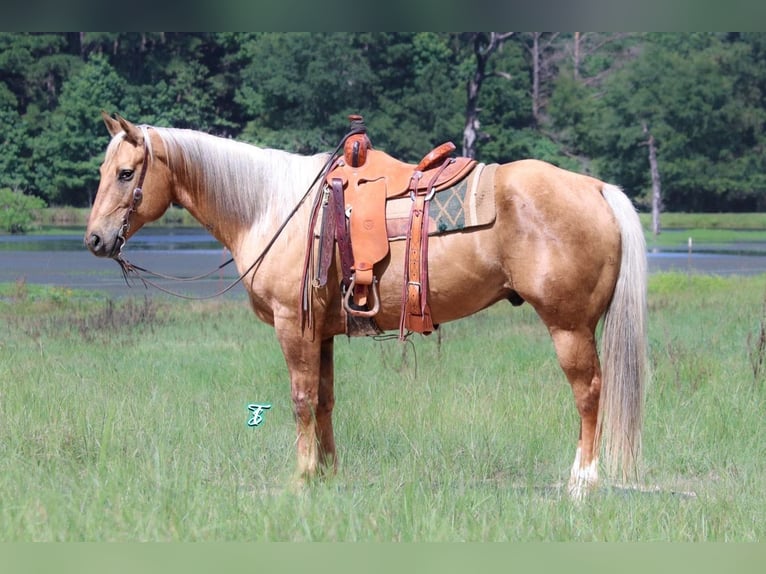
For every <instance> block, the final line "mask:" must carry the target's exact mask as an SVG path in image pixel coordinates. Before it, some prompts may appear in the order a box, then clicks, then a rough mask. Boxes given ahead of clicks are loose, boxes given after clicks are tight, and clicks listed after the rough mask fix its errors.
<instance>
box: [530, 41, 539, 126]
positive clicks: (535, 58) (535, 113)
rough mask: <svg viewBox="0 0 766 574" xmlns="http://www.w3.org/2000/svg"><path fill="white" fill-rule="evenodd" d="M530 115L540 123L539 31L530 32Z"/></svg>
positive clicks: (536, 122)
mask: <svg viewBox="0 0 766 574" xmlns="http://www.w3.org/2000/svg"><path fill="white" fill-rule="evenodd" d="M532 117H533V118H534V119H535V124H537V125H539V124H540V32H533V33H532Z"/></svg>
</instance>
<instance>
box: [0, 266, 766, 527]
mask: <svg viewBox="0 0 766 574" xmlns="http://www.w3.org/2000/svg"><path fill="white" fill-rule="evenodd" d="M765 287H766V277H747V278H744V277H735V278H720V277H708V276H694V275H692V276H687V275H684V274H657V275H653V276H652V277H651V281H650V354H651V362H652V370H653V381H652V383H651V384H650V386H649V390H648V393H647V406H646V425H645V433H644V442H645V462H644V465H643V478H642V481H641V483H640V487H641V489H640V490H639V489H625V488H617V487H615V486H614V485H610V484H609V483H608V482H606V483H605V485H604V487H603V488H602V489H601V490H600V491H598V492H597V493H596V494H595V495H593V496H592V497H591V498H590V499H589V500H588V501H587V502H586V503H585V504H583V505H580V506H578V505H575V504H573V503H572V502H570V501H569V499H568V498H567V496H566V495H565V493H564V489H563V487H562V485H563V484H564V483H565V481H566V479H567V477H568V471H569V467H570V465H571V463H572V459H573V456H574V446H575V440H576V436H577V417H576V413H575V409H574V405H573V401H572V397H571V391H570V390H569V387H568V385H567V384H566V382H565V380H564V376H563V374H562V372H561V370H560V368H559V366H558V363H557V360H556V357H555V354H554V352H553V348H552V345H551V343H550V340H549V337H548V335H547V333H546V331H545V329H544V327H543V325H542V323H541V322H540V321H539V319H538V318H537V317H536V315H535V314H534V312H533V311H532V310H531V309H530V308H529V307H528V306H523V307H521V308H519V309H512V308H511V307H510V306H508V305H498V306H495V307H493V308H491V309H489V310H487V311H485V312H482V313H480V314H477V315H475V316H473V317H471V318H469V319H465V320H463V321H459V322H456V323H451V324H447V325H445V326H443V330H442V336H441V341H439V339H438V338H437V337H436V336H431V337H416V338H415V339H414V345H409V344H408V345H405V346H404V347H402V346H401V345H400V344H398V343H397V342H395V341H387V342H377V341H373V340H366V339H352V340H347V339H345V338H342V337H339V338H338V339H337V341H336V379H337V381H336V399H337V402H336V411H335V412H336V414H335V423H336V427H335V431H336V439H337V442H338V447H339V458H340V470H339V473H338V475H337V476H335V477H333V478H330V479H328V480H325V481H318V482H316V483H313V484H310V485H309V486H308V487H307V488H306V489H305V490H303V491H295V490H294V489H291V488H290V487H289V484H290V478H291V476H292V472H293V469H294V464H295V455H294V440H295V435H294V422H293V419H292V414H291V402H290V390H289V383H288V380H287V373H286V369H285V365H284V360H283V359H282V357H281V353H280V352H279V348H278V345H277V343H276V340H275V337H274V333H273V331H272V330H271V328H269V327H267V326H265V325H263V324H261V323H259V322H258V321H257V320H256V319H255V317H254V316H253V314H252V313H251V312H250V310H249V309H248V308H247V307H246V305H245V304H244V303H243V302H225V301H214V302H207V303H188V302H175V301H166V300H143V299H138V300H130V299H128V300H124V301H120V302H111V301H108V300H106V299H103V298H101V299H98V298H97V299H89V298H85V297H81V296H79V295H80V294H78V293H76V292H72V293H71V294H65V295H64V296H61V295H60V294H57V293H49V294H48V296H46V294H45V293H39V294H37V295H35V296H30V295H29V294H27V295H26V296H25V295H24V294H23V293H14V292H13V286H7V287H5V291H2V293H5V295H3V296H1V297H0V322H2V324H3V325H4V326H5V327H4V329H3V330H2V331H0V381H2V387H1V388H0V393H1V394H0V500H2V501H3V504H2V505H0V540H3V541H80V540H87V541H133V540H160V541H166V540H168V541H169V540H184V541H212V540H216V541H222V540H226V541H252V540H258V541H261V540H279V541H335V540H344V541H362V540H363V541H456V540H487V541H505V540H513V541H530V540H546V541H561V540H572V541H657V540H662V541H756V540H762V539H763V538H764V533H765V531H766V496H765V495H764V493H766V473H764V468H763V465H764V463H763V461H764V460H766V446H764V445H765V444H766V443H764V441H763V437H764V436H766V419H765V418H764V416H763V413H764V407H765V406H766V404H765V402H766V388H765V387H766V385H765V384H764V381H763V377H762V375H759V376H758V377H756V376H754V375H753V364H754V361H757V359H758V357H759V356H761V359H763V357H762V355H763V353H764V352H766V351H764V349H762V348H760V347H759V344H758V334H759V330H760V328H761V323H762V321H763V320H764V319H763V310H762V305H763V296H764V288H765ZM250 402H270V403H271V404H272V405H273V407H272V409H271V410H270V411H268V412H267V414H266V417H265V421H264V423H263V424H262V425H261V426H259V427H257V428H250V427H248V426H247V424H246V422H247V419H248V412H247V408H246V406H247V404H248V403H250Z"/></svg>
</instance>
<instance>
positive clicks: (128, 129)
mask: <svg viewBox="0 0 766 574" xmlns="http://www.w3.org/2000/svg"><path fill="white" fill-rule="evenodd" d="M114 117H115V119H116V120H117V123H118V124H119V126H120V129H121V130H122V131H124V132H125V139H126V140H127V141H129V142H130V143H132V144H133V145H137V146H140V145H143V143H144V134H143V133H142V132H141V130H140V129H138V128H137V127H136V126H135V125H133V124H132V123H130V122H129V121H128V120H126V119H125V118H123V117H122V116H121V115H120V114H114Z"/></svg>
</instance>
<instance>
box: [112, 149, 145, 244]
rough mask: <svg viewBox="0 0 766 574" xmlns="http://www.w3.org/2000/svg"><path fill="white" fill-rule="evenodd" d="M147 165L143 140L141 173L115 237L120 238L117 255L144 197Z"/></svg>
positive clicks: (125, 240)
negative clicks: (132, 217)
mask: <svg viewBox="0 0 766 574" xmlns="http://www.w3.org/2000/svg"><path fill="white" fill-rule="evenodd" d="M148 166H149V146H148V145H146V142H144V163H143V165H142V166H141V173H140V174H139V176H138V185H137V186H136V187H135V189H133V197H132V198H131V200H130V206H129V207H128V210H127V211H126V212H125V217H123V219H122V225H121V226H120V231H119V232H118V233H117V239H119V240H120V249H119V250H118V251H117V256H119V255H120V254H121V253H122V246H123V245H125V243H126V242H127V241H128V240H127V239H126V237H125V235H126V234H127V233H128V231H129V230H130V216H131V215H133V213H135V211H136V209H137V208H138V206H139V205H140V204H141V200H142V199H143V198H144V190H143V187H144V179H146V171H147V169H148Z"/></svg>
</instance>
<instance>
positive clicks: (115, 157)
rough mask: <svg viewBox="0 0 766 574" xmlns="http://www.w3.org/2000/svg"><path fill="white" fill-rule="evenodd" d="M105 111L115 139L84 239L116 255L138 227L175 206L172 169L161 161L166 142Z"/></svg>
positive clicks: (95, 251) (100, 251)
mask: <svg viewBox="0 0 766 574" xmlns="http://www.w3.org/2000/svg"><path fill="white" fill-rule="evenodd" d="M101 115H102V116H103V118H104V122H105V123H106V128H107V130H109V133H110V134H111V135H112V140H111V142H110V144H109V147H108V148H107V150H106V157H105V158H104V162H103V163H102V164H101V168H100V173H101V181H100V182H99V185H98V193H97V194H96V200H95V201H94V203H93V209H92V210H91V212H90V216H89V218H88V227H87V229H86V231H85V244H86V245H87V246H88V249H90V251H91V252H92V253H93V254H94V255H97V256H99V257H107V256H108V257H116V256H117V255H118V254H119V253H120V249H121V248H122V246H123V244H124V243H125V242H126V241H127V240H128V239H129V238H130V237H131V236H132V235H133V234H134V233H135V232H136V231H138V230H139V229H140V228H141V227H142V226H143V225H144V224H145V223H148V222H150V221H154V220H156V219H158V218H159V217H160V216H161V215H162V214H163V213H165V211H166V210H167V208H168V207H169V206H170V203H171V200H172V198H171V188H170V174H169V171H168V169H167V164H166V162H164V161H162V160H163V158H162V154H163V153H164V150H163V149H162V147H163V146H162V143H161V141H160V140H159V138H157V139H154V140H151V139H150V135H149V134H150V130H148V129H146V128H145V127H138V126H135V125H133V124H132V123H130V122H129V121H128V120H126V119H125V118H122V117H120V116H119V115H118V116H116V119H115V118H112V117H110V116H109V115H107V114H106V113H104V112H102V114H101ZM153 144H154V145H153ZM158 160H159V161H158Z"/></svg>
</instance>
